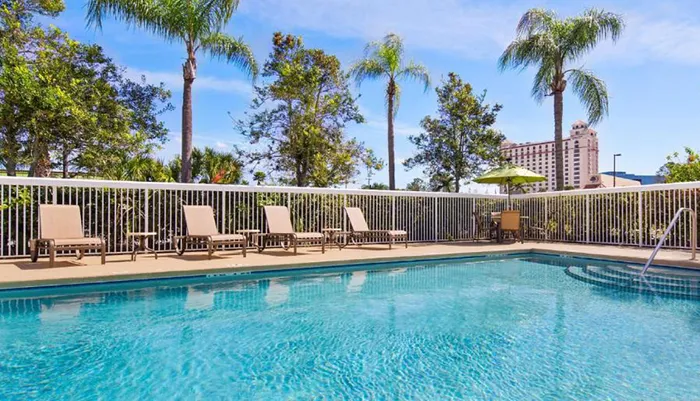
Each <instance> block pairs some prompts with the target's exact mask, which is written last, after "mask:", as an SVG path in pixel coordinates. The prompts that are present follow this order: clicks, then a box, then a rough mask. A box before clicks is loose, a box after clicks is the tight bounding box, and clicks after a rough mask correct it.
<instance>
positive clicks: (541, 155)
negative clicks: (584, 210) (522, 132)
mask: <svg viewBox="0 0 700 401" xmlns="http://www.w3.org/2000/svg"><path fill="white" fill-rule="evenodd" d="M562 146H563V147H564V152H563V153H564V186H571V187H574V188H576V189H579V188H584V187H586V185H587V184H588V183H589V181H590V178H591V177H593V176H596V175H597V174H598V133H597V132H596V131H595V130H594V129H592V128H589V127H588V123H586V122H584V121H581V120H578V121H576V122H574V123H573V124H572V125H571V130H570V131H569V137H568V138H564V139H563V144H562ZM501 153H502V154H503V156H505V157H506V158H507V159H510V161H511V163H513V164H515V165H517V166H520V167H524V168H526V169H528V170H531V171H534V172H536V173H537V174H540V175H543V176H545V177H547V181H545V182H541V183H535V184H532V185H530V188H531V190H532V191H542V190H548V191H553V190H555V189H556V172H555V156H554V141H547V142H526V143H521V144H517V143H512V142H510V141H507V140H506V141H503V143H502V144H501Z"/></svg>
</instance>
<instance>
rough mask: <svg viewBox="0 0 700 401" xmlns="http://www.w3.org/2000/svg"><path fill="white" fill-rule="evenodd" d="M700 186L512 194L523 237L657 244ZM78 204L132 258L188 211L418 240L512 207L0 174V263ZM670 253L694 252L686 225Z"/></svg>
mask: <svg viewBox="0 0 700 401" xmlns="http://www.w3.org/2000/svg"><path fill="white" fill-rule="evenodd" d="M699 190H700V183H697V182H696V183H686V184H670V185H653V186H643V187H632V188H630V187H627V188H614V189H602V190H585V191H565V192H556V193H535V194H526V195H515V196H513V207H514V208H517V209H520V210H521V212H522V213H523V215H524V216H528V217H529V220H528V221H527V223H526V230H525V235H526V238H527V239H537V240H547V241H569V242H579V243H594V244H616V245H635V246H654V245H656V240H657V238H658V237H659V236H660V235H661V233H662V232H663V230H664V229H665V227H666V225H667V224H668V223H669V222H670V220H671V218H672V217H673V214H674V213H675V211H676V210H677V209H678V208H680V207H689V208H692V209H694V210H697V195H698V191H699ZM41 203H53V204H77V205H79V206H80V207H81V209H82V216H83V227H84V228H85V234H86V235H89V236H101V237H103V238H104V239H105V240H106V241H107V243H108V250H109V252H110V253H124V252H129V250H130V249H131V246H132V244H131V243H129V240H128V239H127V236H126V235H127V233H128V232H131V231H154V232H156V233H157V235H156V239H155V244H154V245H155V247H156V249H158V250H161V251H165V250H171V249H172V242H171V238H172V237H173V236H174V235H181V234H184V232H185V227H184V222H183V216H182V205H210V206H212V207H213V208H214V210H215V213H216V220H217V224H218V226H219V230H220V231H221V232H224V233H233V232H235V231H236V230H239V229H260V230H261V231H263V232H264V231H265V230H266V227H265V220H264V215H263V213H262V206H264V205H285V206H288V207H289V209H290V211H291V214H292V219H293V224H294V226H295V228H296V229H297V230H299V231H302V230H303V231H320V230H321V228H329V227H337V228H341V229H345V228H346V221H345V216H344V215H343V212H342V207H343V206H346V205H347V206H358V207H360V208H362V209H363V210H364V212H365V216H366V218H367V220H368V223H369V225H370V227H371V228H377V229H379V228H381V229H404V230H407V231H408V233H409V240H410V241H413V242H428V241H430V242H434V241H453V240H469V239H475V238H483V237H485V236H486V235H487V233H488V231H487V230H488V229H487V227H488V224H489V222H490V212H492V211H499V210H502V209H504V208H505V207H506V197H505V196H503V195H474V194H449V193H432V192H430V193H426V192H408V191H366V190H341V189H320V188H294V187H252V186H233V185H204V184H172V183H143V182H119V181H95V180H62V179H38V178H18V177H0V205H2V210H1V211H0V213H1V214H0V240H1V245H2V246H1V247H0V257H4V258H7V257H24V256H28V254H29V246H28V241H29V239H30V238H36V237H37V235H38V218H37V217H38V205H39V204H41ZM667 246H671V247H678V248H688V247H690V222H689V221H683V222H681V224H679V225H678V226H677V228H676V229H675V230H674V232H673V233H672V235H671V236H670V237H669V240H668V242H667Z"/></svg>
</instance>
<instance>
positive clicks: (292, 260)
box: [0, 242, 700, 289]
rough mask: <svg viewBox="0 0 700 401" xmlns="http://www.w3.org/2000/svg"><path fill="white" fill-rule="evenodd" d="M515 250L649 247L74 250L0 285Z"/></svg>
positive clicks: (632, 255)
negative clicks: (209, 252) (77, 253)
mask: <svg viewBox="0 0 700 401" xmlns="http://www.w3.org/2000/svg"><path fill="white" fill-rule="evenodd" d="M521 252H541V253H551V254H555V255H575V256H586V257H593V258H601V259H614V260H619V261H624V262H629V263H645V262H646V260H647V259H648V258H649V255H650V254H651V249H649V248H634V247H617V246H606V245H582V244H569V243H538V242H526V243H524V244H520V243H506V244H495V243H489V242H448V243H417V244H409V246H408V248H404V247H403V245H399V244H396V245H395V246H394V248H393V249H388V246H387V245H379V244H373V245H363V246H362V247H358V246H349V247H347V248H345V249H343V250H338V248H337V247H336V248H334V247H330V249H327V250H326V253H325V254H322V253H321V249H320V248H318V247H309V248H303V247H302V248H299V254H298V255H294V254H293V252H291V251H285V250H283V249H268V250H266V251H265V252H263V253H258V252H256V251H255V250H252V249H249V250H248V257H247V258H243V257H242V255H241V252H240V251H237V250H231V251H222V252H217V253H215V254H214V256H213V257H212V259H211V260H209V259H207V256H206V252H201V251H192V252H188V253H186V254H185V255H183V256H177V255H175V254H174V253H162V254H160V255H159V257H158V259H157V260H156V259H154V258H153V255H139V257H138V258H137V260H136V261H135V262H132V261H131V259H130V255H111V256H107V264H105V265H101V264H100V258H99V257H98V256H86V257H85V258H84V259H82V260H76V258H75V257H74V256H61V257H57V258H56V265H55V266H54V267H53V268H49V267H48V266H49V263H48V258H47V257H42V258H40V259H39V261H38V262H37V263H32V262H31V261H30V260H29V258H26V259H13V260H0V289H9V288H27V287H36V286H47V285H60V284H72V283H96V282H108V281H120V280H133V279H147V278H164V277H178V276H192V275H203V274H214V273H228V272H236V271H239V272H248V271H271V270H279V269H290V268H312V267H321V266H333V265H348V264H364V263H373V262H385V261H401V260H411V259H418V258H420V259H430V258H441V257H458V256H470V255H479V254H492V253H521ZM689 259H690V252H688V251H682V250H672V249H669V250H662V251H661V252H659V254H658V255H657V256H656V259H655V261H654V264H656V265H668V266H679V267H686V268H693V269H700V261H698V260H695V261H690V260H689Z"/></svg>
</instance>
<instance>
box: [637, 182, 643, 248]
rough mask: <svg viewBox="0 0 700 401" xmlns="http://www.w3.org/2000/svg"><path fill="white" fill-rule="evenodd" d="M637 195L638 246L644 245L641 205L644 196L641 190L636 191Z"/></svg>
mask: <svg viewBox="0 0 700 401" xmlns="http://www.w3.org/2000/svg"><path fill="white" fill-rule="evenodd" d="M638 195H639V198H638V201H637V220H638V221H639V246H640V247H641V246H642V245H644V231H643V227H644V220H643V219H644V208H643V207H642V202H643V200H642V199H644V197H643V196H642V195H643V194H642V192H641V191H640V192H639V193H638Z"/></svg>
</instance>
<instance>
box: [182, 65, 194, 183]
mask: <svg viewBox="0 0 700 401" xmlns="http://www.w3.org/2000/svg"><path fill="white" fill-rule="evenodd" d="M196 74H197V61H196V60H195V59H194V57H189V58H188V59H187V61H185V64H183V65H182V77H183V79H184V81H185V86H184V89H183V91H182V156H181V157H182V171H181V172H180V182H192V84H193V83H194V79H195V77H196Z"/></svg>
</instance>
